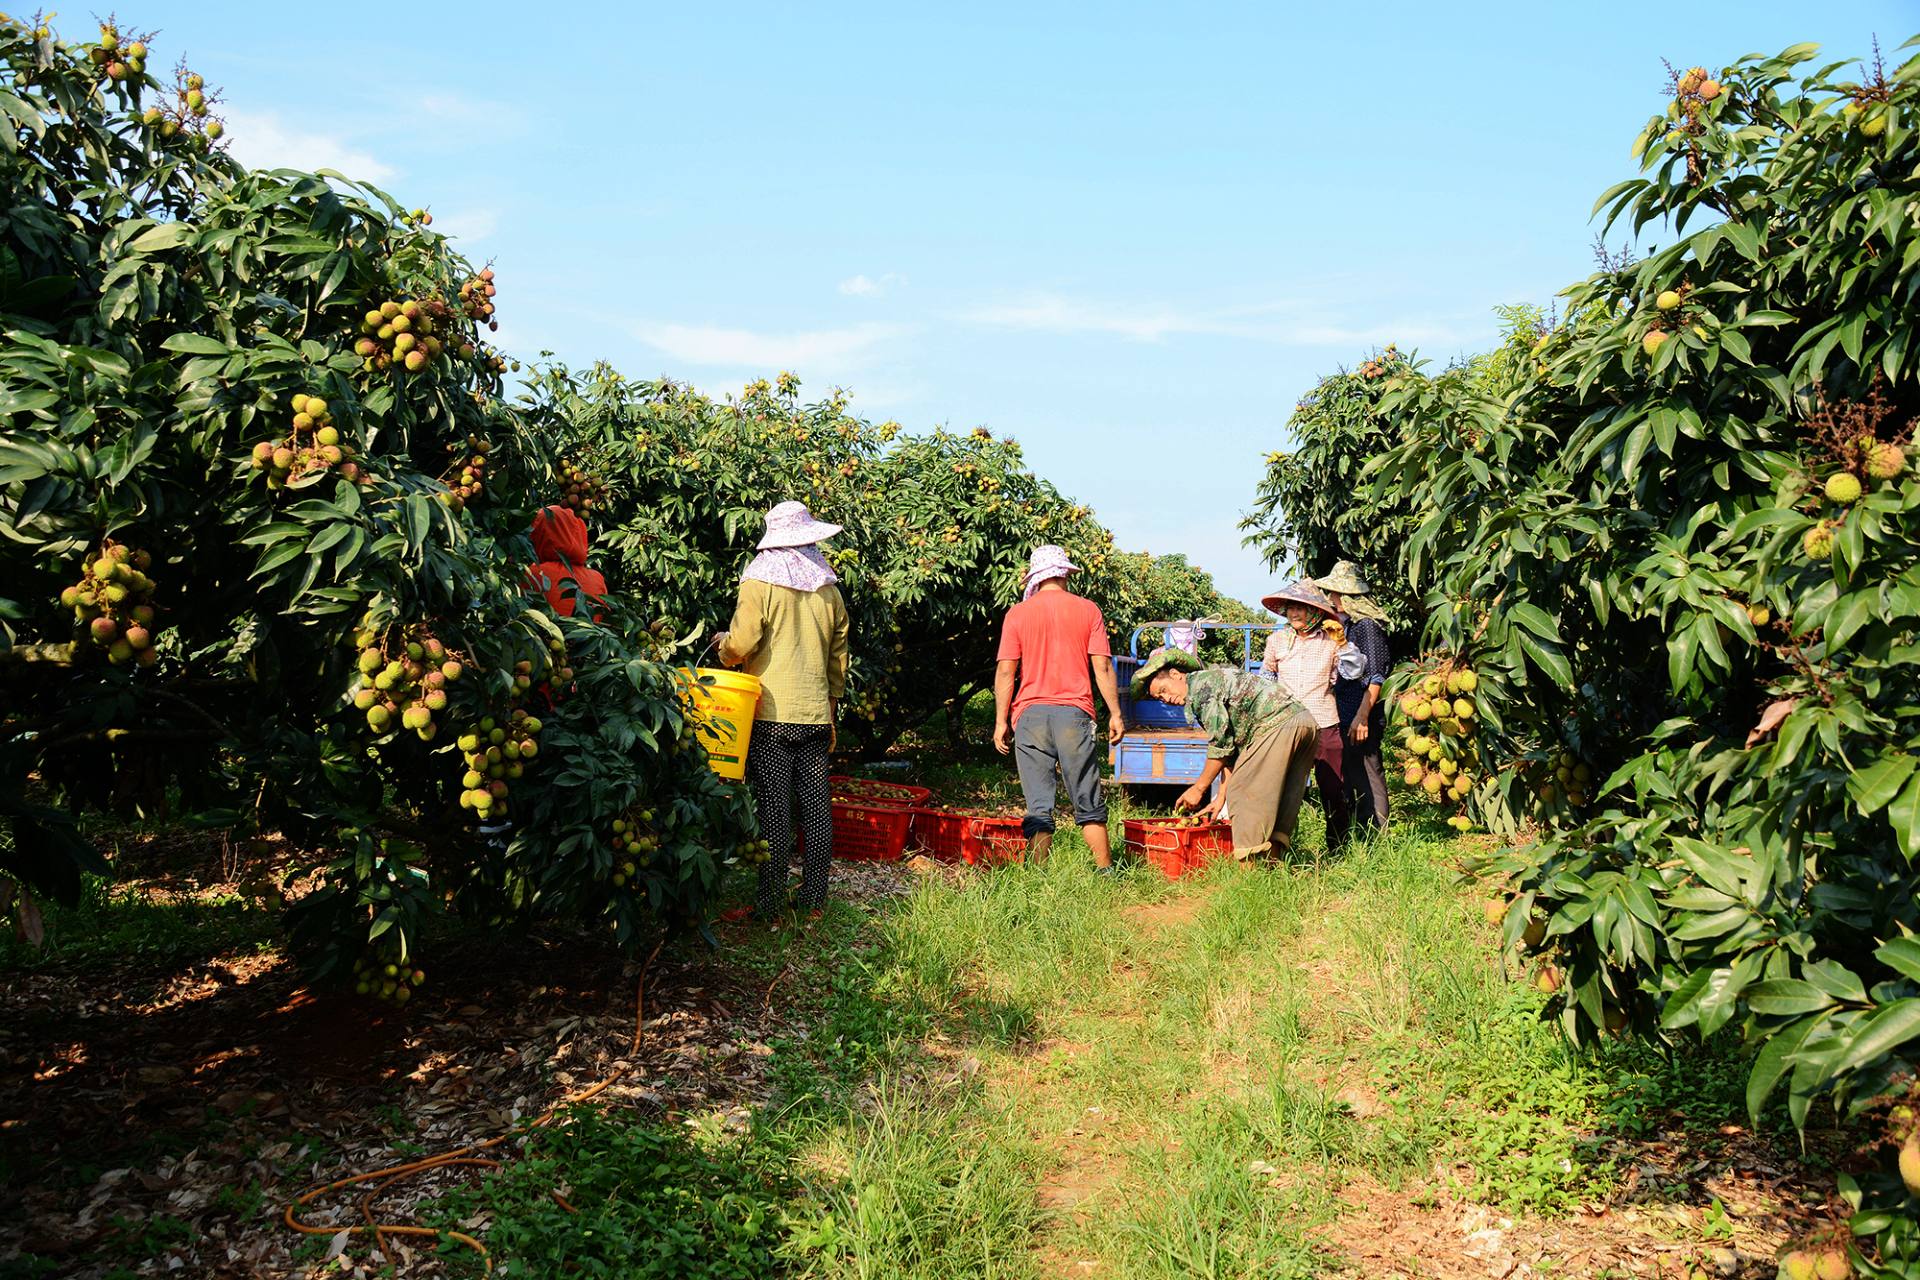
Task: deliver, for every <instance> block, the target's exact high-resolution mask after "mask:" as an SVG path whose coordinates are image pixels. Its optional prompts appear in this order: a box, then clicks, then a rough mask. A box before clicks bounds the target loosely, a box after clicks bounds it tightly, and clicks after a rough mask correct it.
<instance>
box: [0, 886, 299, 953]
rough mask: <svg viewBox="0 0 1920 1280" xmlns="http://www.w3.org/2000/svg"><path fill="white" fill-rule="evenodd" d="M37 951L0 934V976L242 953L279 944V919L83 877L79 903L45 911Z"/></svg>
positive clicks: (230, 901) (220, 902) (242, 902)
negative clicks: (35, 971) (116, 963)
mask: <svg viewBox="0 0 1920 1280" xmlns="http://www.w3.org/2000/svg"><path fill="white" fill-rule="evenodd" d="M42 912H43V919H44V921H45V925H46V934H45V938H44V940H43V943H42V945H41V946H39V947H37V948H36V947H32V946H29V945H27V944H26V943H23V942H21V941H20V940H18V939H17V938H15V937H14V935H13V933H12V932H11V931H7V932H5V933H4V934H0V974H6V973H17V972H24V971H30V970H35V969H49V968H76V969H80V968H87V967H89V966H94V965H98V964H102V963H110V962H113V961H120V960H137V961H140V962H142V963H144V964H149V965H153V966H167V965H179V964H183V963H186V962H188V961H193V960H199V959H204V958H206V957H209V956H215V955H221V954H224V953H227V952H230V951H234V950H237V949H242V948H251V947H259V948H268V947H271V946H274V945H276V944H277V940H278V937H279V921H278V915H277V913H276V912H274V911H272V910H270V909H268V908H266V907H264V906H261V905H258V904H257V903H254V902H252V901H250V900H248V899H245V898H241V897H237V896H232V895H229V896H226V897H220V898H205V899H203V898H188V897H178V898H168V899H156V898H153V897H150V896H148V895H147V894H146V893H144V892H142V891H141V890H140V889H138V888H133V887H115V886H114V885H113V884H112V883H111V882H109V881H107V880H105V879H102V878H100V877H98V876H88V877H87V878H86V882H85V885H84V887H83V889H82V894H81V898H80V901H79V902H77V903H75V904H74V905H73V906H71V907H62V906H59V905H58V904H54V903H48V904H44V905H43V907H42Z"/></svg>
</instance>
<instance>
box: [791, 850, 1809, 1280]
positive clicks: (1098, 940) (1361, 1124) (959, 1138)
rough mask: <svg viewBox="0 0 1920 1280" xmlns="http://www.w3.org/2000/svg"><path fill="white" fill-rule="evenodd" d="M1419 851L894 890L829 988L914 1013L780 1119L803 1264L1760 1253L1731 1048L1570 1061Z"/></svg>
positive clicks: (1518, 1269)
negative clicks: (868, 1062) (797, 1188)
mask: <svg viewBox="0 0 1920 1280" xmlns="http://www.w3.org/2000/svg"><path fill="white" fill-rule="evenodd" d="M1444 849H1445V847H1444V846H1440V845H1437V844H1435V843H1433V842H1430V841H1428V840H1424V839H1421V838H1418V837H1396V838H1394V839H1391V840H1387V841H1383V842H1381V843H1379V844H1377V845H1375V846H1374V847H1372V848H1369V849H1366V850H1362V851H1359V852H1357V853H1355V854H1354V855H1353V856H1351V857H1349V858H1347V859H1343V860H1340V861H1337V862H1334V863H1331V864H1328V865H1326V866H1324V867H1320V868H1312V867H1308V868H1297V869H1276V868H1264V869H1256V870H1244V869H1240V868H1236V867H1231V866H1221V867H1218V868H1215V869H1214V870H1213V871H1212V872H1210V873H1209V874H1207V875H1205V876H1202V877H1198V878H1195V879H1192V880H1189V881H1185V882H1181V883H1179V884H1171V885H1170V884H1167V883H1165V882H1164V881H1160V880H1158V879H1157V878H1155V877H1154V876H1153V875H1152V873H1150V872H1145V873H1137V874H1135V875H1133V876H1130V877H1126V878H1123V879H1120V880H1117V881H1109V880H1101V879H1098V878H1096V877H1094V876H1093V875H1092V874H1090V872H1088V871H1087V870H1086V869H1085V868H1084V867H1082V866H1080V865H1079V864H1078V862H1077V861H1076V859H1075V858H1074V857H1073V856H1072V851H1071V850H1063V851H1062V853H1061V855H1059V856H1057V858H1056V861H1055V864H1054V865H1052V866H1050V867H1046V868H1039V869H1034V868H1006V869H1002V870H1000V871H998V872H996V873H994V874H992V875H990V876H986V877H979V878H973V879H970V880H968V881H966V882H964V883H962V884H959V885H957V886H953V885H948V884H946V883H942V882H934V883H930V884H928V885H926V886H923V887H922V888H921V889H920V891H919V892H917V893H915V894H914V895H913V896H911V897H910V898H908V899H907V900H905V902H904V903H903V904H901V905H900V906H899V907H898V908H897V909H896V910H894V911H892V912H891V913H889V914H888V915H886V916H885V917H884V918H883V919H881V920H880V921H879V922H878V924H877V929H878V931H879V933H880V935H881V937H882V938H883V939H884V941H883V944H882V946H881V948H880V950H879V952H878V953H877V955H876V957H875V959H874V960H873V961H871V962H868V963H867V964H866V967H865V972H866V974H867V976H868V977H869V978H870V979H871V982H870V983H869V984H868V985H867V986H865V987H864V988H862V989H860V990H859V991H858V992H857V993H849V992H843V993H842V994H843V997H844V998H846V999H848V1000H851V1001H853V1002H854V1003H856V1004H857V1003H859V1002H861V1001H873V1002H875V1003H874V1007H875V1008H895V1009H898V1008H907V1007H911V1008H914V1009H918V1010H921V1011H923V1012H924V1013H925V1015H926V1016H927V1018H928V1022H927V1027H928V1030H927V1032H926V1033H925V1034H924V1035H923V1036H921V1037H920V1038H919V1039H918V1040H917V1041H910V1040H909V1039H906V1038H901V1037H895V1038H893V1039H891V1040H890V1041H889V1042H888V1045H887V1047H886V1048H885V1049H884V1051H883V1052H879V1053H878V1054H877V1055H876V1057H875V1059H874V1061H875V1062H876V1064H877V1069H878V1080H879V1082H878V1083H875V1082H874V1081H872V1080H869V1081H868V1082H867V1083H866V1084H865V1085H864V1086H862V1087H861V1088H860V1089H859V1090H858V1091H857V1096H856V1097H855V1098H854V1100H853V1101H852V1102H851V1103H850V1105H849V1106H848V1107H847V1109H846V1110H845V1111H844V1112H843V1113H841V1114H839V1115H837V1116H835V1115H833V1114H831V1113H826V1114H823V1115H822V1116H821V1117H820V1119H819V1120H818V1122H817V1124H816V1125H815V1126H814V1127H812V1128H810V1129H807V1130H805V1131H804V1132H803V1134H802V1141H801V1143H800V1150H801V1153H802V1154H801V1156H800V1159H801V1162H802V1164H803V1166H804V1167H805V1168H806V1169H807V1170H808V1171H809V1183H810V1186H811V1187H812V1188H813V1190H812V1192H811V1195H810V1201H809V1202H810V1203H811V1205H812V1206H813V1210H814V1212H815V1213H816V1214H817V1215H818V1218H817V1222H818V1223H821V1224H827V1223H829V1221H830V1225H827V1226H823V1228H822V1230H821V1231H819V1232H818V1233H817V1238H816V1241H815V1244H814V1247H813V1248H812V1249H811V1251H810V1252H803V1254H802V1257H803V1259H804V1262H805V1269H806V1270H808V1271H809V1273H811V1274H818V1275H823V1276H858V1277H876V1278H877V1277H881V1276H925V1277H934V1276H994V1277H1049V1276H1123V1277H1129V1278H1134V1277H1138V1278H1141V1280H1159V1278H1161V1277H1167V1278H1171V1277H1182V1278H1185V1277H1204V1278H1206V1280H1224V1278H1226V1277H1255V1276H1260V1277H1270V1276H1306V1275H1313V1274H1321V1273H1327V1272H1338V1271H1346V1272H1349V1273H1354V1274H1363V1275H1502V1276H1504V1275H1507V1274H1514V1273H1523V1274H1568V1275H1575V1274H1577V1275H1605V1274H1619V1275H1623V1276H1624V1275H1631V1274H1648V1275H1659V1274H1669V1275H1674V1276H1683V1275H1687V1274H1689V1268H1692V1267H1698V1268H1700V1269H1701V1273H1702V1274H1707V1275H1714V1274H1732V1275H1739V1274H1753V1275H1759V1274H1763V1273H1764V1274H1770V1273H1771V1266H1770V1264H1769V1263H1767V1262H1765V1261H1764V1259H1767V1258H1770V1256H1771V1253H1772V1251H1773V1249H1774V1248H1775V1247H1776V1246H1777V1244H1778V1243H1779V1242H1780V1240H1782V1239H1784V1238H1785V1235H1786V1234H1787V1231H1788V1229H1789V1227H1790V1226H1792V1225H1793V1224H1794V1222H1795V1221H1797V1220H1798V1218H1799V1217H1800V1216H1801V1212H1802V1211H1801V1208H1800V1206H1798V1204H1797V1203H1796V1200H1795V1191H1796V1189H1795V1188H1794V1187H1791V1186H1787V1187H1784V1188H1783V1187H1781V1186H1778V1185H1776V1186H1774V1187H1773V1188H1771V1189H1770V1190H1768V1189H1763V1188H1761V1187H1760V1186H1759V1185H1758V1182H1759V1180H1758V1179H1756V1178H1754V1177H1752V1176H1749V1175H1750V1174H1751V1166H1753V1165H1754V1164H1756V1163H1758V1162H1760V1161H1761V1160H1762V1159H1763V1158H1765V1157H1766V1153H1767V1152H1768V1151H1769V1150H1770V1149H1771V1148H1773V1147H1775V1146H1776V1145H1777V1144H1778V1143H1779V1142H1780V1141H1781V1140H1780V1139H1779V1138H1778V1136H1777V1135H1762V1136H1759V1137H1756V1136H1754V1135H1751V1134H1748V1133H1746V1131H1745V1130H1744V1128H1743V1127H1742V1125H1743V1122H1744V1117H1743V1116H1742V1115H1741V1113H1740V1110H1739V1102H1738V1083H1739V1078H1740V1070H1739V1068H1738V1066H1737V1064H1734V1063H1731V1062H1728V1061H1725V1060H1723V1059H1720V1058H1717V1057H1716V1058H1706V1057H1696V1058H1692V1059H1688V1060H1684V1061H1666V1060H1662V1059H1660V1058H1658V1057H1656V1056H1655V1055H1653V1054H1652V1053H1650V1052H1648V1051H1646V1050H1641V1049H1631V1048H1617V1049H1614V1050H1612V1051H1610V1052H1608V1053H1606V1054H1604V1055H1602V1056H1599V1057H1595V1058H1588V1059H1584V1060H1579V1059H1574V1058H1571V1057H1570V1056H1569V1055H1567V1054H1566V1053H1565V1052H1564V1050H1563V1048H1562V1046H1561V1045H1560V1044H1559V1043H1558V1041H1557V1040H1556V1039H1555V1037H1554V1035H1553V1033H1552V1032H1551V1030H1550V1029H1549V1028H1548V1027H1546V1026H1545V1025H1543V1024H1541V1023H1540V1022H1539V1021H1538V1020H1537V1003H1536V1002H1537V997H1535V996H1534V995H1533V993H1532V992H1531V990H1530V988H1529V987H1527V986H1526V985H1525V983H1524V982H1514V981H1511V980H1510V979H1509V975H1508V973H1507V972H1506V971H1505V970H1506V969H1507V968H1509V967H1512V962H1511V961H1509V962H1508V963H1507V964H1506V965H1503V963H1502V959H1501V957H1500V956H1499V955H1498V953H1497V951H1496V949H1495V944H1494V939H1493V936H1492V930H1491V929H1490V928H1489V927H1488V926H1486V925H1485V924H1484V923H1483V921H1482V918H1481V913H1480V906H1481V903H1482V902H1483V901H1484V899H1483V898H1479V897H1475V896H1473V894H1472V893H1471V892H1470V891H1463V890H1462V889H1460V888H1459V887H1458V886H1457V884H1456V879H1457V877H1456V875H1455V873H1454V872H1453V870H1452V869H1451V867H1450V866H1449V865H1448V854H1447V853H1446V852H1445V851H1444ZM1782 1154H1784V1153H1782ZM1683 1164H1684V1165H1687V1166H1689V1167H1691V1173H1690V1174H1685V1173H1682V1172H1680V1171H1679V1166H1681V1165H1683ZM1729 1268H1731V1269H1730V1270H1729Z"/></svg>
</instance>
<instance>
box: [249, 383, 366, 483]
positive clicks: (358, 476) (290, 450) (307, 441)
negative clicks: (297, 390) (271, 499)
mask: <svg viewBox="0 0 1920 1280" xmlns="http://www.w3.org/2000/svg"><path fill="white" fill-rule="evenodd" d="M292 409H293V421H292V423H291V430H289V432H288V433H287V435H286V436H285V438H283V439H280V440H262V441H261V442H260V443H259V444H256V445H255V446H253V466H254V469H255V470H256V471H261V472H264V473H265V474H266V477H267V488H269V489H281V488H286V489H304V488H306V487H307V486H308V485H311V484H314V483H317V482H318V481H320V480H324V479H325V478H326V477H327V476H328V475H329V474H332V473H336V472H337V473H338V474H339V476H340V478H341V479H343V480H351V481H353V482H354V483H356V484H365V483H366V482H367V481H368V479H369V478H370V477H369V476H368V475H367V474H366V472H365V470H364V469H363V468H362V467H361V466H360V464H359V463H358V462H356V461H354V449H353V446H352V445H351V444H349V443H348V442H347V441H346V440H345V439H343V438H342V437H341V435H340V428H338V427H337V426H335V425H334V422H333V412H332V409H331V408H330V407H329V406H328V404H327V401H326V399H325V397H322V396H316V395H307V394H304V393H302V394H300V395H296V396H295V397H294V398H293V403H292Z"/></svg>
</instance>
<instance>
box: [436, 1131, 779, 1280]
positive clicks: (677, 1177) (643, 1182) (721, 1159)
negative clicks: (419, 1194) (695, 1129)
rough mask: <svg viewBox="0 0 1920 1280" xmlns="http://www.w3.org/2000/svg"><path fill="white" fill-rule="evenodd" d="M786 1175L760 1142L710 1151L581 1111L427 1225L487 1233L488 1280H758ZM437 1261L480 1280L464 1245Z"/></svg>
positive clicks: (774, 1237)
mask: <svg viewBox="0 0 1920 1280" xmlns="http://www.w3.org/2000/svg"><path fill="white" fill-rule="evenodd" d="M785 1164H786V1162H785V1160H784V1158H783V1152H781V1151H780V1150H779V1149H778V1148H776V1147H773V1146H771V1145H769V1144H766V1143H763V1142H756V1141H753V1140H744V1141H739V1142H735V1143H732V1144H729V1145H714V1146H709V1145H706V1144H703V1143H701V1142H699V1141H697V1140H695V1139H694V1138H692V1137H690V1136H688V1135H687V1134H686V1133H685V1132H684V1131H675V1130H671V1129H661V1128H657V1127H655V1126H652V1125H648V1124H638V1123H634V1122H632V1121H631V1120H630V1119H629V1118H627V1117H623V1116H618V1115H613V1114H608V1113H603V1112H601V1111H598V1110H595V1109H593V1108H591V1107H582V1108H579V1109H577V1110H576V1111H574V1112H572V1113H571V1114H570V1115H569V1116H567V1117H565V1118H564V1119H563V1120H561V1121H558V1122H556V1123H555V1124H554V1125H553V1126H552V1127H550V1128H547V1129H543V1130H540V1131H538V1132H537V1133H536V1134H535V1135H534V1136H533V1137H531V1138H530V1139H529V1140H528V1143H527V1151H526V1152H525V1153H524V1154H522V1155H521V1156H520V1157H519V1158H517V1159H512V1160H509V1161H508V1162H507V1163H506V1164H505V1165H503V1166H502V1168H501V1169H500V1171H499V1172H498V1173H496V1174H494V1175H493V1176H491V1177H488V1178H484V1179H481V1180H480V1181H478V1182H476V1183H474V1184H473V1185H471V1186H468V1187H463V1188H460V1189H458V1190H456V1191H453V1192H451V1193H449V1194H448V1195H446V1196H444V1197H442V1198H441V1199H440V1200H439V1201H438V1202H437V1203H436V1204H435V1205H434V1208H433V1212H432V1213H431V1215H430V1216H429V1217H428V1218H427V1219H426V1221H427V1222H429V1223H430V1224H431V1225H434V1226H438V1227H443V1228H454V1229H459V1228H460V1227H461V1226H462V1224H465V1223H468V1222H470V1221H472V1220H473V1219H475V1218H476V1217H479V1218H481V1219H482V1220H483V1221H486V1222H488V1223H489V1226H488V1228H487V1230H486V1231H485V1233H484V1234H485V1236H486V1242H487V1246H488V1248H489V1249H490V1250H491V1251H493V1253H494V1254H495V1256H496V1258H497V1259H498V1265H497V1266H496V1267H495V1269H494V1271H493V1274H494V1275H496V1276H502V1277H510V1276H529V1277H536V1276H537V1277H544V1276H554V1275H563V1274H565V1275H588V1276H620V1277H626V1278H629V1280H760V1278H761V1277H763V1276H766V1275H769V1274H771V1273H773V1271H774V1269H775V1267H776V1265H777V1264H776V1260H775V1251H776V1250H778V1249H779V1248H781V1247H782V1245H783V1244H784V1242H785V1241H786V1238H787V1235H788V1232H787V1230H786V1228H785V1226H784V1220H783V1213H784V1207H785V1205H786V1204H787V1202H788V1201H789V1200H790V1199H791V1194H792V1193H791V1183H790V1179H789V1177H788V1175H787V1173H786V1172H785ZM556 1197H558V1198H556ZM562 1199H564V1200H565V1201H566V1202H567V1205H565V1206H563V1205H562V1204H561V1203H560V1201H561V1200H562ZM567 1206H571V1211H569V1208H568V1207H567ZM442 1251H443V1252H444V1253H445V1254H446V1256H447V1258H448V1260H449V1262H450V1264H451V1265H452V1266H453V1267H454V1268H455V1271H456V1273H457V1274H461V1275H477V1274H479V1273H480V1271H481V1265H480V1263H479V1260H478V1258H477V1257H476V1256H475V1255H474V1254H473V1253H472V1252H471V1250H469V1249H467V1248H466V1247H465V1246H464V1245H461V1244H459V1243H458V1242H454V1241H449V1242H447V1243H446V1244H445V1245H443V1249H442Z"/></svg>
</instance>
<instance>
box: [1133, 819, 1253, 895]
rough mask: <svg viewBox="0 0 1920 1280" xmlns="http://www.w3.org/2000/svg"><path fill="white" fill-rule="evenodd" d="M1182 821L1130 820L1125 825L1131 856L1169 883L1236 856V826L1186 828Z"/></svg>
mask: <svg viewBox="0 0 1920 1280" xmlns="http://www.w3.org/2000/svg"><path fill="white" fill-rule="evenodd" d="M1179 822H1180V820H1179V819H1178V818H1128V819H1127V820H1126V821H1125V822H1124V823H1122V824H1121V831H1122V833H1123V837H1124V839H1125V841H1126V845H1127V850H1128V852H1130V853H1132V854H1134V855H1135V856H1136V857H1139V858H1141V859H1143V860H1145V861H1147V862H1151V863H1152V864H1153V865H1154V866H1156V867H1158V868H1160V871H1161V873H1162V874H1164V875H1165V876H1166V877H1167V878H1168V879H1169V880H1177V879H1178V878H1180V877H1181V876H1184V875H1186V874H1188V873H1189V872H1193V871H1197V870H1199V869H1200V868H1201V867H1203V866H1205V865H1206V864H1207V863H1209V862H1211V861H1212V860H1213V859H1215V858H1222V857H1232V856H1233V826H1232V824H1231V823H1226V822H1209V823H1207V824H1205V825H1204V826H1198V827H1183V826H1180V825H1179Z"/></svg>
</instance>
